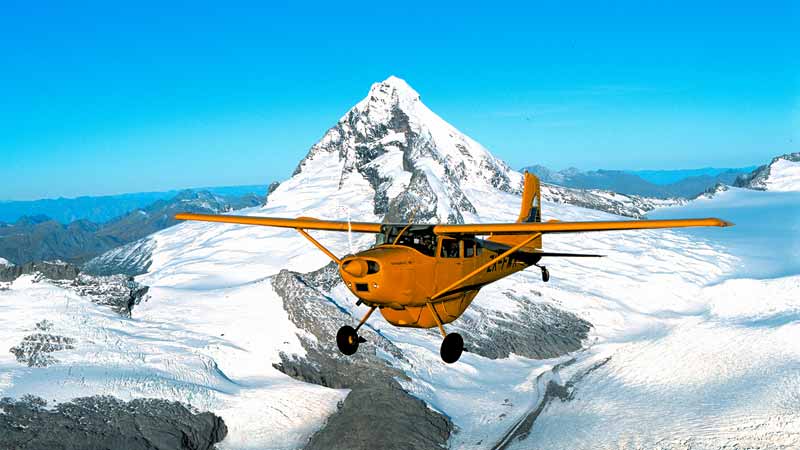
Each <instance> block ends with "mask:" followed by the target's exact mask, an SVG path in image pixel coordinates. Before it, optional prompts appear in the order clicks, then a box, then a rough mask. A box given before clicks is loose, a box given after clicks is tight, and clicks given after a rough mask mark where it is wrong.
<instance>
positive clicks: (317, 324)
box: [273, 265, 452, 450]
mask: <svg viewBox="0 0 800 450" xmlns="http://www.w3.org/2000/svg"><path fill="white" fill-rule="evenodd" d="M335 269H336V266H335V265H328V266H326V267H324V268H323V269H321V270H318V271H315V272H312V273H310V274H308V275H300V274H297V273H293V272H289V271H285V270H284V271H282V272H281V273H280V274H278V275H277V276H275V278H274V279H273V287H274V289H275V291H276V292H277V293H278V294H279V295H280V296H281V298H283V302H284V308H285V309H286V311H287V312H288V314H289V319H290V320H291V321H292V322H293V323H294V324H295V325H297V327H298V328H300V329H302V330H305V331H307V332H308V333H309V334H310V335H311V336H309V335H308V334H305V333H303V334H298V338H300V342H301V343H302V345H303V348H304V349H305V350H306V356H305V357H303V358H301V357H298V356H297V355H286V354H282V355H281V359H282V361H281V363H280V364H276V365H275V367H276V368H277V369H278V370H281V371H282V372H284V373H286V374H287V375H289V376H291V377H293V378H296V379H299V380H302V381H305V382H310V383H315V384H320V385H323V386H328V387H333V388H349V389H352V392H351V393H350V394H349V395H348V397H347V399H345V401H344V402H343V403H342V404H341V406H340V408H339V410H338V411H337V412H336V413H335V414H334V415H333V416H331V417H330V418H329V420H328V424H327V425H326V426H324V427H323V428H322V429H321V430H319V431H318V432H317V433H316V434H314V436H313V437H312V438H311V440H310V441H309V443H308V445H307V447H306V448H309V449H328V450H336V449H348V450H352V449H374V448H387V449H394V448H397V449H400V448H402V449H426V450H427V449H436V448H442V447H443V446H445V444H446V442H447V440H448V438H449V436H450V432H451V430H452V423H451V422H450V421H449V419H447V418H446V417H444V416H442V415H441V414H439V413H437V412H435V411H433V410H431V409H430V408H428V407H427V406H426V405H425V403H424V402H422V401H421V400H419V399H417V398H415V397H413V396H411V395H410V394H408V393H407V392H406V391H404V390H403V389H402V387H401V386H400V384H399V383H398V382H397V378H406V377H405V375H404V374H403V372H402V371H400V370H398V369H396V368H394V367H392V366H391V365H390V364H389V363H388V361H387V360H385V359H383V358H381V357H380V355H379V351H381V352H386V353H390V354H392V355H393V356H394V357H395V358H398V359H403V355H402V353H401V352H400V350H399V349H398V348H397V347H396V346H395V345H394V344H392V343H391V342H390V341H389V340H387V339H386V338H384V337H383V336H381V335H380V334H378V333H376V332H375V331H374V330H372V329H371V328H370V327H368V326H366V327H363V328H362V329H361V332H360V334H361V335H362V336H364V337H365V338H366V339H367V341H368V343H369V344H368V345H363V346H362V347H361V348H359V351H358V352H357V353H356V354H355V355H352V356H344V355H342V354H341V353H339V351H338V349H337V348H336V343H335V339H336V332H337V331H338V329H339V327H340V326H342V325H343V324H346V323H352V322H353V321H354V320H355V319H354V318H353V317H351V316H350V315H348V314H347V313H345V312H344V311H343V310H342V309H341V308H339V307H338V306H337V305H336V304H335V303H334V302H333V300H332V299H330V298H328V297H326V296H325V295H324V293H323V292H322V291H321V290H322V289H323V288H324V289H325V290H329V289H331V288H332V287H334V286H335V285H336V284H337V283H338V279H335V278H334V276H336V274H335V272H334V271H335ZM334 280H335V281H334ZM312 336H313V337H312ZM365 418H368V419H366V420H365ZM410 430H413V432H409V431H410Z"/></svg>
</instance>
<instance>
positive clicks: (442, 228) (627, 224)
mask: <svg viewBox="0 0 800 450" xmlns="http://www.w3.org/2000/svg"><path fill="white" fill-rule="evenodd" d="M732 225H733V224H732V223H730V222H726V221H724V220H721V219H715V218H707V219H671V220H618V221H601V222H600V221H599V222H528V223H489V224H476V225H466V224H465V225H436V226H435V227H433V232H434V233H436V234H446V235H463V234H466V235H480V234H494V235H513V234H533V233H542V234H546V233H583V232H588V231H618V230H648V229H655V228H684V227H729V226H732Z"/></svg>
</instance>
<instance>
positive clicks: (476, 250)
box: [475, 241, 483, 256]
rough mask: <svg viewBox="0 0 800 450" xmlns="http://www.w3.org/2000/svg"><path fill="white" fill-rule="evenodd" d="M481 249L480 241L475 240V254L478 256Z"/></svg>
mask: <svg viewBox="0 0 800 450" xmlns="http://www.w3.org/2000/svg"><path fill="white" fill-rule="evenodd" d="M482 250H483V247H482V246H481V241H475V256H480V255H481V251H482Z"/></svg>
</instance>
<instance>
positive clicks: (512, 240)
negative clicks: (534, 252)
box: [489, 172, 542, 249]
mask: <svg viewBox="0 0 800 450" xmlns="http://www.w3.org/2000/svg"><path fill="white" fill-rule="evenodd" d="M541 221H542V191H541V186H540V185H539V178H537V177H536V175H534V174H532V173H529V172H525V185H524V187H523V189H522V205H521V206H520V208H519V217H518V218H517V223H530V222H541ZM525 239H526V236H510V235H504V236H494V235H493V236H489V240H490V241H492V242H498V243H501V244H506V245H512V246H513V245H516V244H519V243H520V242H522V241H524V240H525ZM525 247H526V248H539V249H540V248H542V237H541V236H539V237H537V238H536V239H534V240H533V241H531V243H530V244H528V245H526V246H525Z"/></svg>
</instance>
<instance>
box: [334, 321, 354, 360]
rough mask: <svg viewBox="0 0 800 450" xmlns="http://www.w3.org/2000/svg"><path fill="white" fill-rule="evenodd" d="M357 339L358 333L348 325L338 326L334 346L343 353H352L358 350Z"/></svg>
mask: <svg viewBox="0 0 800 450" xmlns="http://www.w3.org/2000/svg"><path fill="white" fill-rule="evenodd" d="M358 341H359V339H358V333H356V330H355V329H354V328H353V327H351V326H350V325H345V326H343V327H342V328H339V332H338V333H336V346H337V347H339V351H340V352H342V353H344V354H345V355H352V354H353V353H355V352H356V350H358Z"/></svg>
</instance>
